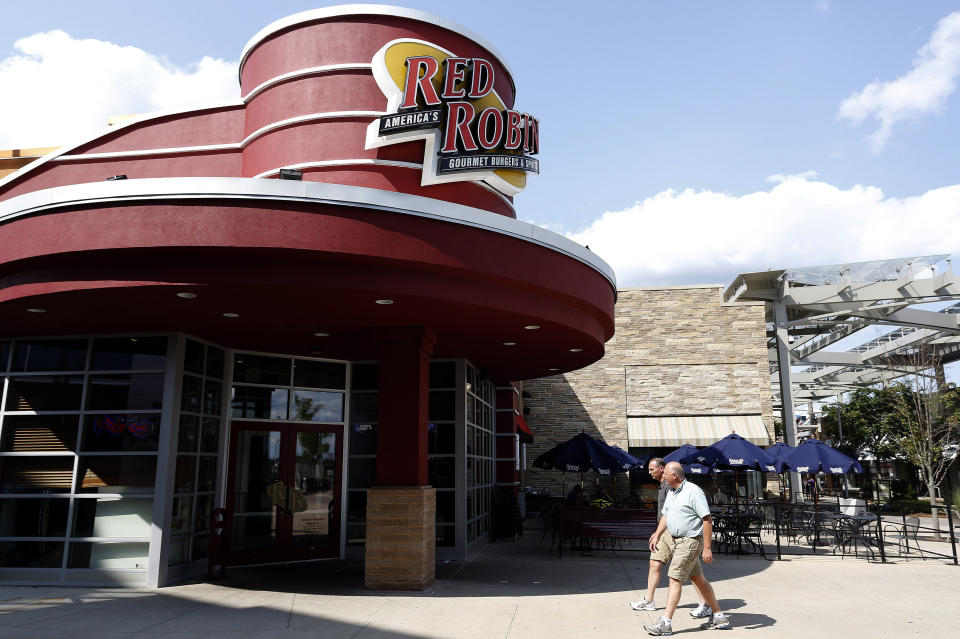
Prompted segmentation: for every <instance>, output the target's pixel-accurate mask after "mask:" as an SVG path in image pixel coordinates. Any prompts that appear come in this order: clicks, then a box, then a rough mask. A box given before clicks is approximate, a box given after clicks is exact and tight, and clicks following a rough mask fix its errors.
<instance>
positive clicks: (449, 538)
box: [437, 526, 457, 546]
mask: <svg viewBox="0 0 960 639" xmlns="http://www.w3.org/2000/svg"><path fill="white" fill-rule="evenodd" d="M437 545H438V546H456V545H457V529H456V526H437Z"/></svg>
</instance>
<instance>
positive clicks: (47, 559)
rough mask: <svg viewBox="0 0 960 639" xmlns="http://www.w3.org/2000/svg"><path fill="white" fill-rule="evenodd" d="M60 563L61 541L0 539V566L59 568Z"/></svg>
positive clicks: (61, 562) (61, 561)
mask: <svg viewBox="0 0 960 639" xmlns="http://www.w3.org/2000/svg"><path fill="white" fill-rule="evenodd" d="M62 564H63V542H62V541H56V542H54V541H0V567H3V568H59V567H60V566H61V565H62Z"/></svg>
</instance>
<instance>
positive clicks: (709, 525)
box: [703, 515, 713, 564]
mask: <svg viewBox="0 0 960 639" xmlns="http://www.w3.org/2000/svg"><path fill="white" fill-rule="evenodd" d="M712 541H713V517H711V516H710V515H707V516H706V517H704V518H703V562H704V563H707V564H710V563H713V550H711V548H710V546H711V542H712Z"/></svg>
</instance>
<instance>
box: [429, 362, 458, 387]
mask: <svg viewBox="0 0 960 639" xmlns="http://www.w3.org/2000/svg"><path fill="white" fill-rule="evenodd" d="M456 385H457V363H456V362H430V388H455V387H456Z"/></svg>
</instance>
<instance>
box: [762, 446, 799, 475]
mask: <svg viewBox="0 0 960 639" xmlns="http://www.w3.org/2000/svg"><path fill="white" fill-rule="evenodd" d="M794 450H796V446H787V445H786V444H784V443H783V442H777V443H776V444H774V445H773V446H770V447H769V448H767V453H768V454H769V455H770V456H771V457H773V466H774V468H776V469H777V472H778V473H782V472H784V471H785V470H786V467H785V466H784V460H785V459H786V457H787V455H789V454H790V453H792V452H793V451H794Z"/></svg>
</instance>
